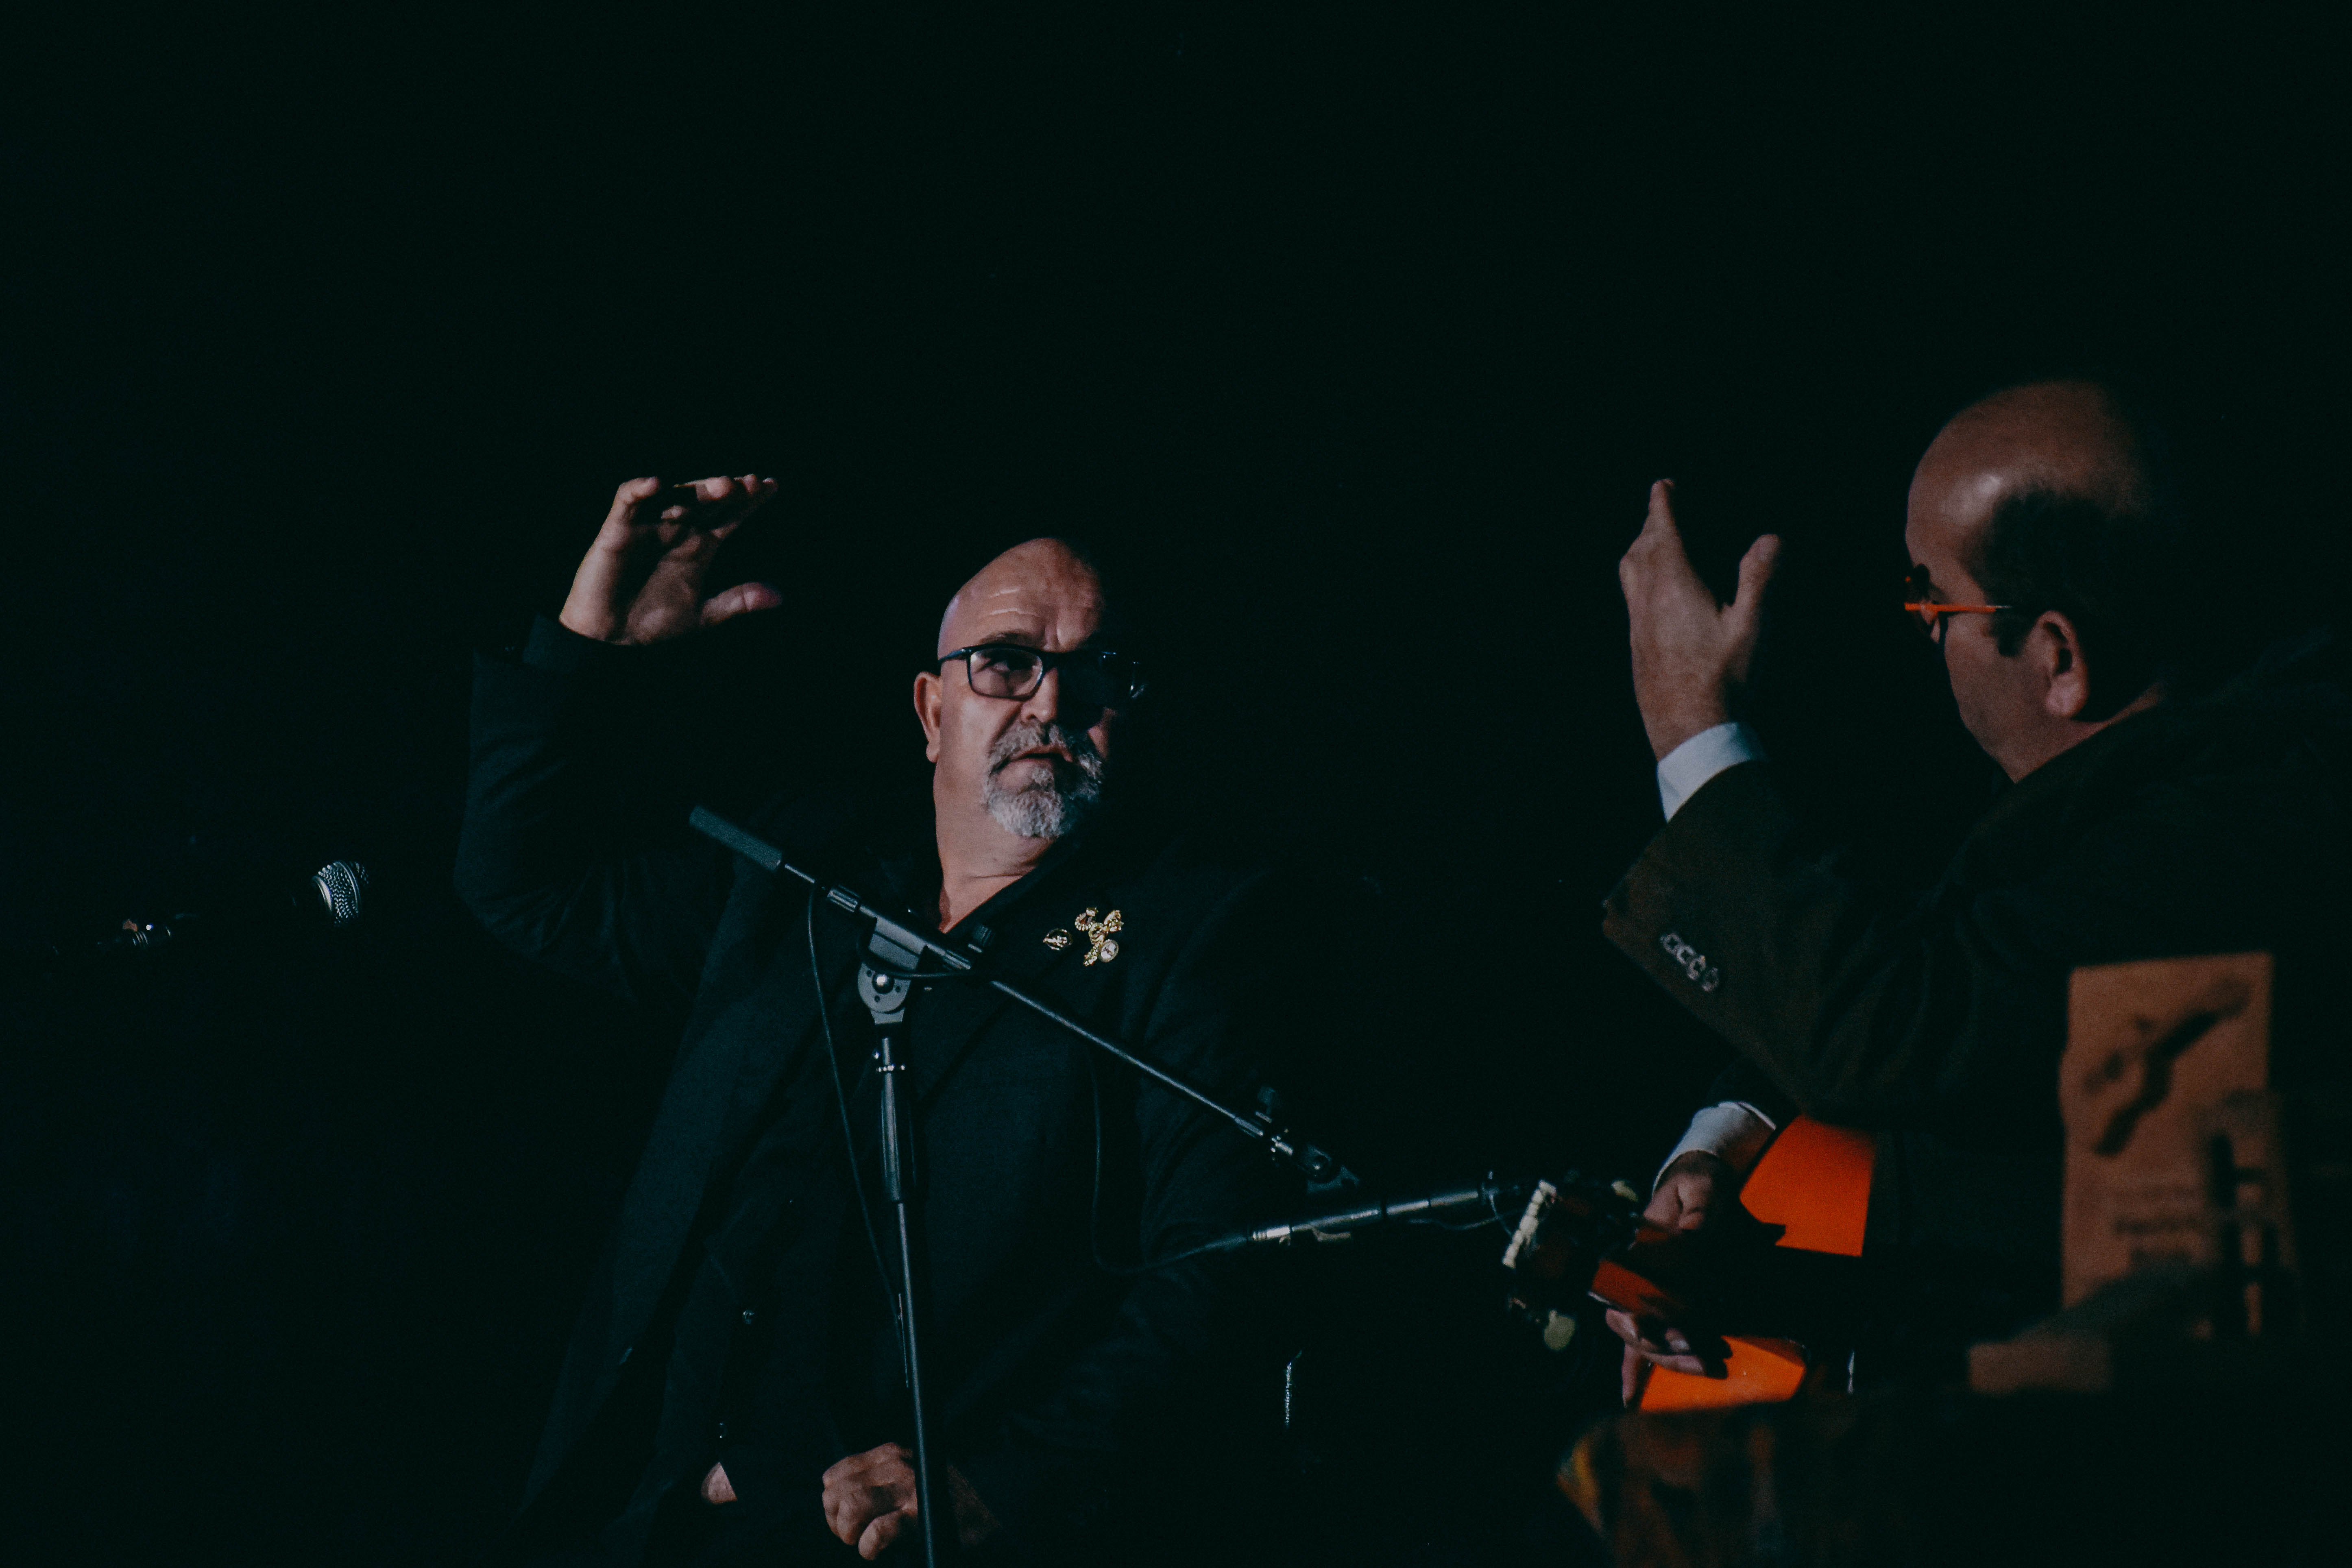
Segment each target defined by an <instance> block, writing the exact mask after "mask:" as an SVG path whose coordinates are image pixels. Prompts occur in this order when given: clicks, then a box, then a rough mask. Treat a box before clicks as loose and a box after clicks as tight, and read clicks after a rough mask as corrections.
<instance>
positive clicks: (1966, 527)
mask: <svg viewBox="0 0 2352 1568" xmlns="http://www.w3.org/2000/svg"><path fill="white" fill-rule="evenodd" d="M2148 492H2149V482H2148V473H2147V453H2146V451H2145V449H2144V447H2143V443H2142V442H2141V439H2140V436H2139V433H2138V431H2137V429H2135V428H2134V426H2133V425H2132V423H2131V421H2130V420H2129V419H2128V418H2127V417H2126V416H2125V414H2124V412H2123V410H2122V409H2121V408H2119V407H2118V406H2117V405H2116V399H2115V396H2114V395H2113V394H2111V393H2109V392H2108V391H2107V389H2106V388H2105V387H2103V386H2101V385H2099V384H2097V383H2096V382H2090V381H2043V382H2035V383H2032V384H2028V385H2025V386H2015V387H2011V388H2010V389H2008V390H2007V391H2005V392H1996V393H1994V394H1993V395H1991V396H1990V397H1988V398H1985V399H1984V400H1983V401H1981V402H1979V403H1974V404H1971V405H1969V406H1968V407H1966V408H1964V409H1962V410H1960V412H1959V413H1958V414H1957V415H1955V416H1953V417H1952V420H1951V422H1950V423H1949V424H1948V425H1946V426H1944V428H1943V429H1942V430H1941V431H1939V432H1938V433H1937V437H1936V439H1935V440H1934V442H1933V443H1931V444H1930V445H1929V446H1928V447H1927V455H1926V456H1925V457H1923V458H1920V459H1919V467H1918V469H1917V471H1916V473H1915V474H1914V475H1913V476H1912V479H1911V517H1912V520H1913V521H1914V522H1915V523H1916V522H1925V523H1927V525H1929V526H1931V527H1936V528H1938V529H1941V530H1946V531H1952V532H1953V533H1955V534H1970V535H1972V534H1974V533H1976V532H1977V531H1979V530H1981V529H1982V528H1983V527H1984V525H1985V524H1986V523H1988V522H1990V521H1991V520H1992V517H1993V514H1994V513H1995V512H1996V511H1998V510H2000V507H2001V504H2002V503H2003V502H2005V501H2008V500H2011V499H2013V498H2015V497H2018V496H2021V495H2031V494H2042V495H2053V496H2063V497H2065V498H2067V499H2069V500H2085V501H2089V502H2091V503H2092V504H2094V505H2095V506H2097V507H2099V508H2100V509H2101V510H2105V511H2112V512H2136V511H2143V510H2147V505H2148V502H2149V500H2150V497H2149V493H2148Z"/></svg>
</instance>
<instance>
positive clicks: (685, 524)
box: [561, 474, 783, 643]
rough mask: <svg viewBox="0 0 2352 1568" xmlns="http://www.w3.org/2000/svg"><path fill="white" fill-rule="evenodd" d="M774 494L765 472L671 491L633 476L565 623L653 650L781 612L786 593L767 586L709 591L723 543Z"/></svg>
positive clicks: (580, 579)
mask: <svg viewBox="0 0 2352 1568" xmlns="http://www.w3.org/2000/svg"><path fill="white" fill-rule="evenodd" d="M775 493H776V481H775V480H773V479H761V478H760V476H758V475H757V474H745V475H744V476H743V477H742V478H741V479H727V478H725V477H721V478H719V479H698V480H697V481H695V482H694V483H693V484H691V485H678V486H676V487H674V488H672V489H667V490H665V489H662V482H661V481H660V480H659V479H631V480H630V481H629V482H628V483H627V484H625V485H623V486H622V487H621V488H620V489H617V490H615V491H614V492H613V510H611V511H610V512H609V513H607V514H606V515H605V518H604V527H603V528H602V529H601V530H599V531H597V534H596V542H595V543H593V544H592V545H590V546H589V547H588V553H587V554H586V555H585V556H584V557H583V558H582V560H581V562H580V570H579V571H578V572H577V573H575V574H573V575H572V593H571V595H569V596H568V597H567V598H565V600H564V601H563V614H562V617H561V619H562V622H563V625H564V626H566V627H567V628H569V629H570V630H572V631H575V632H577V633H579V634H580V635H581V636H582V637H593V638H595V639H596V640H597V641H598V642H610V643H654V642H661V641H664V640H666V639H667V638H670V637H683V636H685V635H686V634H687V633H688V632H694V631H699V630H701V629H702V628H703V627H705V626H716V625H718V624H719V622H720V621H723V620H727V619H729V618H730V616H740V615H742V614H743V613H745V612H746V611H750V610H768V609H773V608H774V607H775V606H776V605H780V604H782V603H783V595H782V594H780V593H778V592H777V591H776V590H775V589H774V588H773V587H772V586H770V585H769V584H765V583H741V584H737V585H736V586H734V587H732V588H729V589H727V590H725V591H724V592H722V593H719V594H717V595H712V596H711V597H710V598H708V599H705V598H704V597H703V596H702V587H703V580H704V578H705V577H707V576H708V575H709V571H710V561H711V557H713V556H715V555H716V554H718V553H719V545H720V543H721V542H724V541H725V540H726V538H727V536H728V535H729V534H731V533H733V532H734V531H736V530H737V529H739V528H740V527H742V526H743V524H744V521H746V520H747V519H749V518H750V517H751V514H752V513H753V512H755V511H757V510H760V508H761V507H762V506H765V505H766V504H767V503H768V500H769V498H771V497H772V496H773V495H774V494H775Z"/></svg>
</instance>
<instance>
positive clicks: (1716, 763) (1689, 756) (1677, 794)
mask: <svg viewBox="0 0 2352 1568" xmlns="http://www.w3.org/2000/svg"><path fill="white" fill-rule="evenodd" d="M1763 754H1764V747H1763V744H1762V742H1759V741H1758V740H1757V739H1756V731H1753V730H1751V729H1749V728H1748V726H1747V725H1745V724H1742V723H1739V722H1738V721H1733V722H1731V723H1728V724H1717V726H1716V727H1715V728H1714V729H1712V730H1701V731H1699V732H1698V733H1697V734H1696V735H1693V736H1692V737H1691V738H1690V739H1689V740H1687V741H1685V742H1683V743H1682V744H1681V745H1679V746H1676V747H1675V749H1674V750H1673V751H1671V752H1667V753H1666V756H1665V760H1664V762H1662V763H1659V764H1658V804H1659V805H1663V806H1664V807H1665V808H1666V820H1667V821H1668V822H1672V821H1673V820H1674V819H1675V813H1676V812H1678V811H1680V810H1681V809H1682V808H1683V802H1685V801H1686V800H1688V799H1689V798H1690V797H1691V796H1693V795H1696V794H1697V793H1698V792H1699V788H1700V786H1701V785H1703V784H1706V781H1707V780H1709V779H1711V778H1713V777H1714V776H1715V775H1716V774H1717V773H1721V772H1722V771H1723V770H1724V769H1726V768H1729V767H1737V766H1738V764H1739V763H1752V762H1754V761H1756V760H1757V759H1758V758H1759V757H1761V756H1762V755H1763Z"/></svg>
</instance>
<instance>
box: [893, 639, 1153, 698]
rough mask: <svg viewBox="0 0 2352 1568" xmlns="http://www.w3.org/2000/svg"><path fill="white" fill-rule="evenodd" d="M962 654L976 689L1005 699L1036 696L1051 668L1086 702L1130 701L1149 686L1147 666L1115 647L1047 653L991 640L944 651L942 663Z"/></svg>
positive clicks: (982, 693)
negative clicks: (1145, 671)
mask: <svg viewBox="0 0 2352 1568" xmlns="http://www.w3.org/2000/svg"><path fill="white" fill-rule="evenodd" d="M959 658H960V659H961V660H963V664H964V673H965V674H966V675H967V676H968V677H969V678H970V679H971V689H973V690H974V691H976V692H978V693H979V694H980V695H981V696H982V697H1001V698H1003V699H1005V700H1008V701H1014V702H1017V701H1019V700H1021V699H1023V698H1024V697H1031V696H1034V695H1035V694H1036V690H1037V688H1039V687H1040V686H1042V685H1044V684H1045V672H1046V671H1047V670H1049V669H1058V670H1060V671H1061V672H1062V684H1063V686H1064V687H1066V689H1068V690H1069V692H1070V695H1072V696H1073V697H1076V699H1078V700H1080V701H1082V702H1095V703H1100V704H1102V705H1103V706H1105V707H1109V706H1111V705H1113V704H1116V703H1120V702H1132V701H1134V700H1136V699H1137V698H1139V697H1141V696H1142V695H1143V692H1144V689H1145V688H1146V687H1147V686H1149V685H1150V682H1149V681H1147V680H1146V679H1144V675H1143V666H1142V665H1141V664H1140V663H1139V662H1138V661H1137V660H1135V659H1133V658H1129V657H1128V656H1127V655H1126V654H1123V653H1121V652H1119V651H1118V649H1117V648H1108V647H1080V648H1072V649H1071V650H1070V651H1069V652H1067V653H1047V652H1046V651H1045V649H1044V648H1037V647H1024V646H1022V645H1021V644H1019V643H1009V642H987V643H978V644H975V645H973V646H972V647H958V648H950V649H949V650H948V651H947V652H945V653H943V654H941V655H940V663H941V664H946V663H947V662H949V661H950V659H959Z"/></svg>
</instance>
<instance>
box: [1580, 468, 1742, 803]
mask: <svg viewBox="0 0 2352 1568" xmlns="http://www.w3.org/2000/svg"><path fill="white" fill-rule="evenodd" d="M1779 554H1780V540H1779V539H1778V538H1777V537H1775V536H1774V535H1772V534H1769V533H1768V534H1766V535H1764V536H1763V537H1762V538H1761V539H1759V540H1758V541H1757V542H1755V543H1753V544H1751V545H1749V546H1748V553H1747V554H1746V555H1745V556H1743V557H1741V558H1740V562H1739V590H1738V594H1736V595H1734V596H1733V598H1732V601H1731V603H1730V604H1729V605H1718V604H1717V603H1716V598H1715V592H1714V590H1712V589H1710V588H1709V587H1708V586H1707V585H1706V583H1705V581H1703V580H1702V579H1701V578H1700V576H1699V574H1697V573H1696V572H1695V571H1693V570H1692V569H1691V563H1690V557H1689V556H1688V555H1687V554H1685V552H1684V551H1683V536H1682V531H1681V530H1680V529H1678V528H1676V527H1675V486H1674V481H1673V480H1671V479H1660V480H1659V481H1658V482H1657V483H1656V484H1654V485H1652V486H1651V487H1650V516H1649V520H1648V521H1646V522H1644V523H1643V525H1642V532H1641V536H1640V537H1639V538H1637V539H1635V540H1634V541H1633V546H1632V548H1630V549H1628V550H1627V551H1626V552H1625V556H1624V559H1623V560H1622V561H1620V562H1618V563H1617V581H1618V582H1619V583H1620V584H1622V586H1623V588H1624V590H1625V609H1626V612H1627V614H1628V615H1629V616H1631V617H1632V621H1633V700H1635V701H1636V702H1638V703H1640V704H1641V708H1642V725H1643V728H1644V729H1645V730H1647V731H1649V732H1650V750H1651V751H1652V752H1655V753H1656V755H1657V758H1658V760H1659V761H1660V762H1664V761H1665V760H1666V753H1667V752H1671V751H1673V750H1674V749H1675V747H1676V746H1679V745H1681V744H1682V743H1683V742H1685V741H1687V740H1689V739H1690V738H1691V737H1692V736H1693V735H1696V734H1697V733H1699V732H1700V731H1703V730H1712V729H1713V728H1715V727H1716V726H1717V724H1722V723H1727V722H1728V721H1730V718H1731V702H1732V699H1733V698H1734V696H1736V695H1737V694H1738V689H1739V688H1740V687H1742V686H1744V685H1746V684H1747V681H1748V665H1749V664H1750V663H1751V662H1753V661H1754V659H1755V658H1756V635H1757V632H1758V631H1759V629H1760V627H1761V615H1760V612H1761V610H1762V608H1763V603H1764V586H1765V584H1767V583H1769V581H1770V580H1771V577H1772V563H1773V561H1774V560H1775V559H1776V558H1777V557H1778V556H1779Z"/></svg>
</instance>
